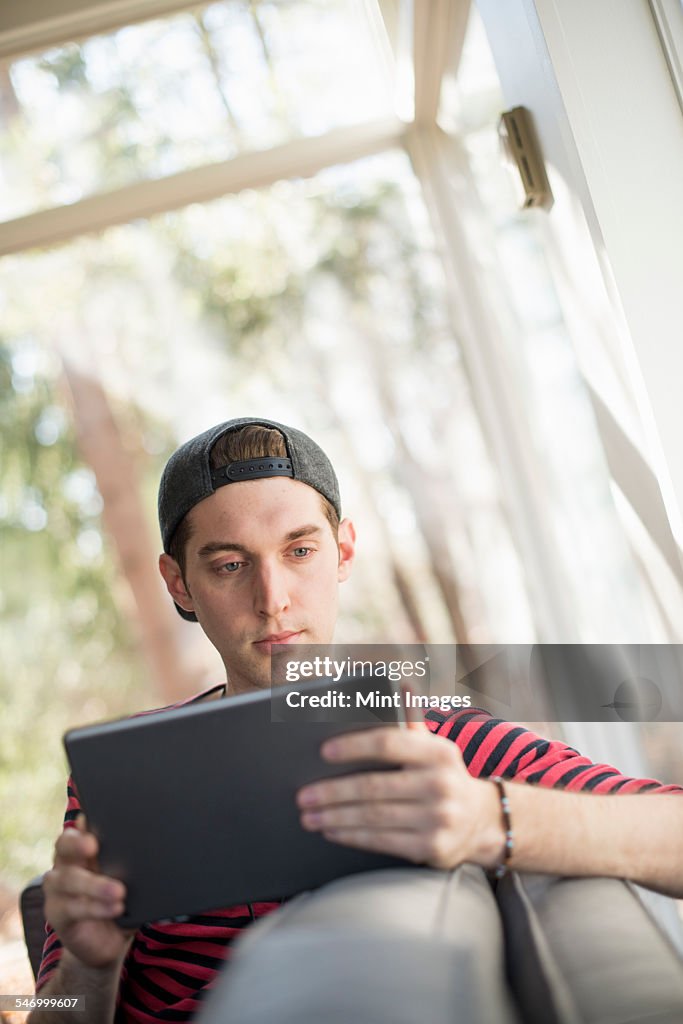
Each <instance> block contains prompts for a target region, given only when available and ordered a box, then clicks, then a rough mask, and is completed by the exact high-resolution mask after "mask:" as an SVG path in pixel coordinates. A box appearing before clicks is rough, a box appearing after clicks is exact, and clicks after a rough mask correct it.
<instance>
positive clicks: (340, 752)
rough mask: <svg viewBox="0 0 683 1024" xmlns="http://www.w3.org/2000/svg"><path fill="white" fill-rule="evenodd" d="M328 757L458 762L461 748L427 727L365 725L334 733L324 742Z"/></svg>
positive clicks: (401, 762)
mask: <svg viewBox="0 0 683 1024" xmlns="http://www.w3.org/2000/svg"><path fill="white" fill-rule="evenodd" d="M321 753H322V756H323V757H324V758H325V760H326V761H334V762H337V763H339V762H348V761H368V760H370V761H379V762H382V763H385V764H395V765H401V766H403V765H407V766H410V765H413V766H415V767H421V766H426V765H430V764H439V763H440V764H453V765H455V764H457V763H458V761H459V760H461V755H460V751H459V750H458V748H457V747H456V745H455V744H454V743H452V742H451V741H450V740H446V739H444V738H443V737H442V736H434V735H433V734H432V733H431V732H430V731H429V730H428V729H426V728H425V729H392V728H384V729H365V730H364V731H363V732H352V733H346V734H344V735H343V736H335V737H334V738H333V739H330V740H327V741H326V742H325V743H323V745H322V748H321Z"/></svg>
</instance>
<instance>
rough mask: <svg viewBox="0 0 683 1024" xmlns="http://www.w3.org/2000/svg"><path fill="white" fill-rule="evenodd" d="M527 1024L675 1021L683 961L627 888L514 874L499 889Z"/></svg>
mask: <svg viewBox="0 0 683 1024" xmlns="http://www.w3.org/2000/svg"><path fill="white" fill-rule="evenodd" d="M496 898H497V900H498V904H499V906H500V910H501V915H502V917H503V922H504V927H505V938H506V952H507V958H508V976H509V979H510V984H511V986H512V988H513V990H514V992H515V995H516V997H517V1000H518V1003H519V1005H520V1007H521V1009H522V1012H523V1016H524V1020H525V1022H526V1024H579V1022H580V1024H636V1022H637V1024H681V1022H683V962H682V961H681V959H680V957H679V956H678V953H677V952H676V950H675V949H674V948H673V946H672V945H671V944H670V942H669V940H668V938H666V937H665V935H664V934H663V933H662V932H661V931H660V929H659V928H658V927H657V925H656V924H655V923H654V921H653V920H652V918H651V917H650V915H649V914H648V912H647V911H646V910H645V908H644V907H643V905H642V903H641V902H640V900H639V899H638V897H637V895H636V893H635V892H634V891H633V889H632V888H631V886H630V885H628V884H627V883H626V882H622V881H620V880H618V879H614V878H556V877H554V876H551V875H519V874H517V873H515V872H512V873H511V874H510V875H508V876H506V877H505V878H504V879H502V881H501V882H500V883H499V885H498V888H497V892H496Z"/></svg>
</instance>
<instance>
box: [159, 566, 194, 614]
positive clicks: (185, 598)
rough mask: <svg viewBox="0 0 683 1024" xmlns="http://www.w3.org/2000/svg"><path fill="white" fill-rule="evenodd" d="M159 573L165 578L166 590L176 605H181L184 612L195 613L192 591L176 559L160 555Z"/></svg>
mask: <svg viewBox="0 0 683 1024" xmlns="http://www.w3.org/2000/svg"><path fill="white" fill-rule="evenodd" d="M159 572H160V573H161V575H162V576H163V578H164V583H165V584H166V589H167V590H168V592H169V594H170V595H171V597H172V598H173V600H174V601H175V603H176V604H178V605H180V607H181V608H182V609H183V611H186V612H193V611H194V605H193V603H192V597H191V595H190V591H189V590H188V589H187V586H186V585H185V581H184V579H183V574H182V572H181V571H180V566H179V565H178V563H177V562H176V560H175V558H171V556H170V555H166V554H164V555H159Z"/></svg>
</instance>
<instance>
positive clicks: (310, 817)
mask: <svg viewBox="0 0 683 1024" xmlns="http://www.w3.org/2000/svg"><path fill="white" fill-rule="evenodd" d="M440 822H441V812H440V811H436V810H435V809H434V808H433V807H431V806H429V805H427V806H421V805H416V804H414V803H404V802H398V803H397V802H395V801H390V800H386V801H382V802H380V803H372V804H341V805H340V806H339V807H324V808H321V809H320V810H315V811H304V813H303V814H302V815H301V824H302V825H303V827H304V828H305V829H307V830H308V831H310V832H324V831H326V830H327V829H337V828H343V829H346V828H361V827H362V828H368V829H371V830H373V831H374V830H377V829H380V830H382V829H387V828H391V829H402V830H405V831H408V832H420V831H424V830H425V829H427V828H434V827H435V826H437V825H438V824H440Z"/></svg>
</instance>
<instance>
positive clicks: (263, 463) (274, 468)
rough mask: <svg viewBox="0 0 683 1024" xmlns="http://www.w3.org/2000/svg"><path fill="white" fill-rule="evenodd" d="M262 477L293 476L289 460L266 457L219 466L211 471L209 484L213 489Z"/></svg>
mask: <svg viewBox="0 0 683 1024" xmlns="http://www.w3.org/2000/svg"><path fill="white" fill-rule="evenodd" d="M264 476H291V477H293V476H294V470H293V469H292V463H291V460H290V459H285V458H280V457H279V456H272V455H266V456H262V457H261V458H260V459H242V461H241V462H231V463H230V465H228V466H219V468H218V469H212V470H211V483H212V484H213V486H214V488H216V487H223V486H224V485H225V484H232V483H236V482H238V481H240V480H258V479H259V477H264Z"/></svg>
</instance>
